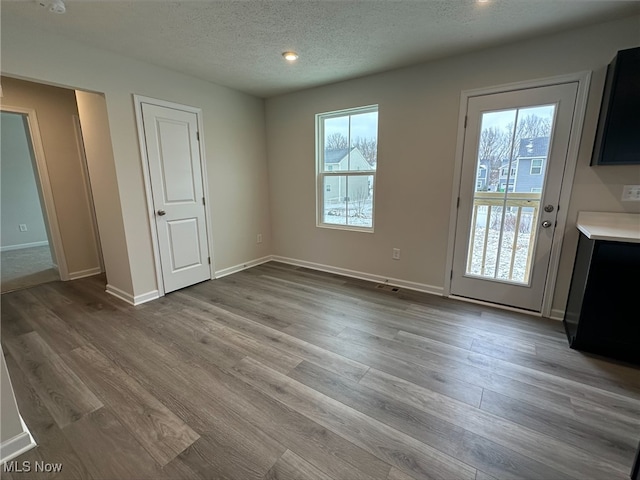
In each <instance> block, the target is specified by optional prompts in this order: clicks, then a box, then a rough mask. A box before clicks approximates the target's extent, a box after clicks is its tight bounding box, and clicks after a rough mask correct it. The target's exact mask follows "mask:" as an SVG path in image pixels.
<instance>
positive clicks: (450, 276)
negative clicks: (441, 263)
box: [449, 270, 453, 280]
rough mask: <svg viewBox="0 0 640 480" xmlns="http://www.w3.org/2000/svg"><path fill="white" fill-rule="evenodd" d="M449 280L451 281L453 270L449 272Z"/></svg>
mask: <svg viewBox="0 0 640 480" xmlns="http://www.w3.org/2000/svg"><path fill="white" fill-rule="evenodd" d="M449 280H453V270H451V273H450V275H449Z"/></svg>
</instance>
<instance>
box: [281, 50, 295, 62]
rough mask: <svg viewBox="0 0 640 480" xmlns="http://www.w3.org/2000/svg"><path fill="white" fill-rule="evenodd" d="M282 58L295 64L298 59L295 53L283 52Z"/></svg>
mask: <svg viewBox="0 0 640 480" xmlns="http://www.w3.org/2000/svg"><path fill="white" fill-rule="evenodd" d="M282 56H283V57H284V59H285V60H287V61H288V62H295V61H296V60H297V59H298V54H297V53H296V52H284V53H283V54H282Z"/></svg>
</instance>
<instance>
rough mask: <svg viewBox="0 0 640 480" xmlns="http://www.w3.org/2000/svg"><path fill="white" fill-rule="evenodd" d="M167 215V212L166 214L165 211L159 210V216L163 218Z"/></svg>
mask: <svg viewBox="0 0 640 480" xmlns="http://www.w3.org/2000/svg"><path fill="white" fill-rule="evenodd" d="M166 214H167V212H165V211H164V210H158V216H160V217H161V216H163V215H166Z"/></svg>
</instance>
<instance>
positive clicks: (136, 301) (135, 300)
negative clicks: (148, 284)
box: [106, 284, 160, 307]
mask: <svg viewBox="0 0 640 480" xmlns="http://www.w3.org/2000/svg"><path fill="white" fill-rule="evenodd" d="M106 292H107V293H108V294H110V295H113V296H114V297H116V298H119V299H120V300H122V301H123V302H127V303H128V304H129V305H133V306H134V307H135V306H136V305H140V304H142V303H146V302H150V301H151V300H155V299H156V298H160V294H159V292H158V290H151V291H150V292H147V293H143V294H141V295H135V296H134V295H131V294H130V293H127V292H125V291H124V290H120V289H119V288H118V287H114V286H113V285H109V284H107V289H106Z"/></svg>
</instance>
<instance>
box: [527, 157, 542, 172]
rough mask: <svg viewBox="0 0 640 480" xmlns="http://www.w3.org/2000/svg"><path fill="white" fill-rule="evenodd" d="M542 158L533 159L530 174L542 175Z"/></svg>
mask: <svg viewBox="0 0 640 480" xmlns="http://www.w3.org/2000/svg"><path fill="white" fill-rule="evenodd" d="M542 164H543V160H542V158H534V159H532V160H531V169H530V171H529V174H530V175H541V174H542Z"/></svg>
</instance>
